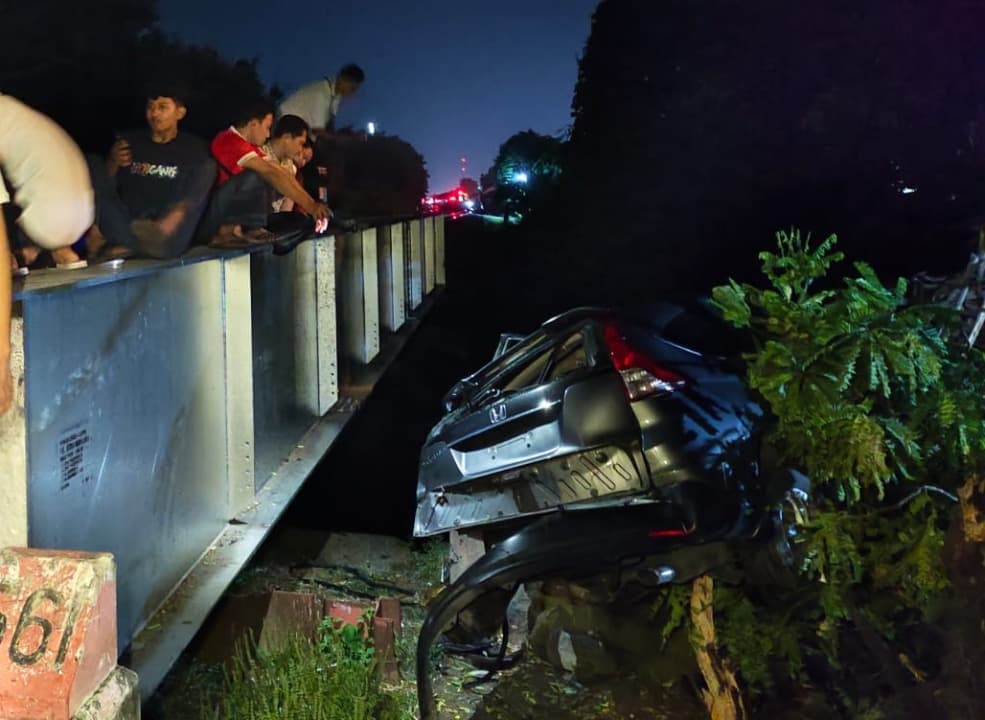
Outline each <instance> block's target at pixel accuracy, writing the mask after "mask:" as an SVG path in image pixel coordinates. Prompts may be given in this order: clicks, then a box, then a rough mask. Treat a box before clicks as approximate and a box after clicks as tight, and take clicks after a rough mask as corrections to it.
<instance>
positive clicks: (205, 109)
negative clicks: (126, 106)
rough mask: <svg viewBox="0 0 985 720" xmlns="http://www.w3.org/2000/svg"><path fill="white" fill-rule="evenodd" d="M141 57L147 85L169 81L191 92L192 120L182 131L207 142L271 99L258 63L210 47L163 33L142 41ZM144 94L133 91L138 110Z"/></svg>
mask: <svg viewBox="0 0 985 720" xmlns="http://www.w3.org/2000/svg"><path fill="white" fill-rule="evenodd" d="M137 58H138V76H139V78H140V79H141V81H142V82H146V81H147V80H151V79H159V78H165V79H169V80H174V81H177V82H178V83H180V85H181V86H182V87H183V88H185V89H186V92H187V93H188V98H187V102H188V116H187V118H186V119H185V120H184V121H183V125H182V127H184V128H185V129H186V130H187V131H189V132H194V133H196V134H198V135H201V136H203V137H206V138H211V137H213V136H214V135H215V134H216V133H218V132H219V131H220V130H222V129H223V128H226V127H229V125H230V124H231V123H232V121H233V116H234V114H235V113H236V112H237V110H238V109H239V108H241V107H242V106H243V105H244V104H246V103H249V102H250V101H252V100H254V99H256V98H258V97H263V96H269V93H267V91H266V89H265V88H264V86H263V83H262V82H261V80H260V75H259V72H258V70H257V61H256V59H252V60H236V61H229V60H226V59H224V58H223V57H221V56H220V55H219V53H218V52H217V51H216V50H215V49H213V48H211V47H207V46H200V45H189V44H186V43H183V42H181V41H180V40H178V39H176V38H174V37H169V36H167V35H165V34H164V33H162V32H160V31H159V30H154V31H152V32H148V33H145V34H144V35H143V36H142V37H141V38H140V40H139V41H138V44H137ZM142 92H143V88H142V87H137V88H134V89H133V90H132V93H133V94H134V95H135V98H134V100H135V105H136V106H137V107H139V108H142V107H143V97H142V95H141V93H142Z"/></svg>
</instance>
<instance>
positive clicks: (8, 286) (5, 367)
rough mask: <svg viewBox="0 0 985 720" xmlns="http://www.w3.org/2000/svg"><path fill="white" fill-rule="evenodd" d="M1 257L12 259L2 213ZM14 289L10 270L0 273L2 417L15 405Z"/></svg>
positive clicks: (0, 409) (0, 408)
mask: <svg viewBox="0 0 985 720" xmlns="http://www.w3.org/2000/svg"><path fill="white" fill-rule="evenodd" d="M0 257H2V258H3V259H4V260H3V262H4V263H6V262H7V258H8V257H10V241H9V240H8V239H7V225H6V223H5V222H4V219H3V214H2V213H0ZM12 296H13V287H12V283H11V280H10V270H8V269H6V268H5V269H4V271H0V415H4V414H5V413H6V412H7V411H8V410H10V408H11V406H12V405H13V404H14V378H13V376H12V375H11V374H10V312H11V305H12V304H13V297H12Z"/></svg>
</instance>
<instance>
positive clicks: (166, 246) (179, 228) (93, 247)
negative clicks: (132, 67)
mask: <svg viewBox="0 0 985 720" xmlns="http://www.w3.org/2000/svg"><path fill="white" fill-rule="evenodd" d="M145 96H146V98H147V105H146V108H145V116H146V118H147V128H146V129H141V130H134V131H131V132H125V133H120V132H117V133H116V141H115V142H114V143H113V145H112V147H110V151H109V155H108V156H107V157H106V159H105V161H104V162H102V161H96V162H94V163H93V169H92V175H93V185H94V186H95V189H96V223H95V225H94V226H93V228H92V230H91V231H90V233H89V238H88V241H89V245H88V249H89V252H90V253H91V254H93V255H95V256H96V257H114V256H126V255H132V254H135V255H140V256H144V257H152V258H158V259H167V258H173V257H177V256H178V255H180V254H181V253H182V252H184V251H185V250H186V249H187V248H188V246H189V245H190V244H191V241H192V237H193V235H194V232H195V229H196V227H197V226H198V222H199V219H200V218H201V216H202V213H203V211H204V210H205V205H206V202H207V201H208V195H209V190H210V189H211V187H212V184H213V182H214V180H215V173H216V168H215V162H214V161H213V160H212V159H211V158H210V157H209V151H208V146H207V145H206V144H205V141H204V140H202V139H201V138H198V137H196V136H194V135H192V134H190V133H186V132H183V131H181V130H180V129H179V124H180V122H181V120H182V119H184V117H185V115H186V114H187V113H188V109H187V106H186V104H185V95H184V92H183V91H182V89H181V88H180V87H179V86H177V85H175V84H171V83H165V82H160V83H158V84H155V85H152V86H149V87H148V89H147V92H146V93H145Z"/></svg>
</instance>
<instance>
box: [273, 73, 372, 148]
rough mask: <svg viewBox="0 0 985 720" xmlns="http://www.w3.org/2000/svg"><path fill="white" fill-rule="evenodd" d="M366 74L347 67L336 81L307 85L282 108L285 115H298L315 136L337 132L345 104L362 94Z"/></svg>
mask: <svg viewBox="0 0 985 720" xmlns="http://www.w3.org/2000/svg"><path fill="white" fill-rule="evenodd" d="M365 80H366V74H365V73H364V72H363V70H362V68H360V67H359V66H358V65H351V64H350V65H346V66H345V67H343V68H342V69H341V70H339V72H338V75H336V76H335V77H334V78H322V79H321V80H316V81H315V82H312V83H308V84H307V85H303V86H301V87H300V88H298V90H296V91H295V92H294V93H293V94H291V95H289V96H288V97H287V98H285V99H284V101H283V102H282V103H281V104H280V108H278V110H279V112H280V114H281V115H297V116H298V117H300V118H301V119H303V120H304V121H305V122H306V123H308V126H309V127H310V128H311V129H312V131H313V134H316V135H317V134H318V133H319V132H322V131H328V132H331V131H332V130H334V129H335V116H336V115H338V112H339V106H340V105H341V104H342V100H344V99H345V98H347V97H350V96H352V95H354V94H355V93H356V91H357V90H359V87H360V86H361V85H362V84H363V82H364V81H365Z"/></svg>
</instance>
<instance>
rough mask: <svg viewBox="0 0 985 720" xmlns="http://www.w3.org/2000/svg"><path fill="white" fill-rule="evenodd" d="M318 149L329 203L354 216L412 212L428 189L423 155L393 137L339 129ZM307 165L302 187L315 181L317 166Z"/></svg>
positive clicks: (408, 144) (407, 213) (391, 214)
mask: <svg viewBox="0 0 985 720" xmlns="http://www.w3.org/2000/svg"><path fill="white" fill-rule="evenodd" d="M319 147H324V148H326V150H325V152H326V154H325V155H324V156H323V157H322V159H321V161H322V162H324V163H325V165H324V167H325V168H326V170H327V173H328V175H327V187H328V192H329V204H331V205H332V206H333V208H337V209H340V210H342V211H343V212H344V213H345V214H346V215H350V216H358V217H374V216H399V215H411V214H414V213H415V212H417V206H418V203H419V202H420V200H421V198H422V197H423V196H424V195H425V194H426V193H427V188H428V172H427V169H426V167H425V163H424V158H423V156H422V155H421V154H420V153H419V152H418V151H417V150H416V149H414V147H413V146H412V145H411V144H410V143H408V142H406V141H405V140H402V139H401V138H399V137H397V136H396V135H387V134H385V133H378V134H376V135H372V136H369V137H366V138H365V139H364V136H363V135H361V134H358V133H354V132H352V131H351V130H343V131H340V133H339V134H338V135H336V136H333V137H332V138H331V139H330V140H329V141H328V142H327V143H324V144H323V145H320V146H319ZM314 165H315V163H311V164H310V165H308V167H307V168H305V177H306V178H307V180H306V185H309V186H313V185H314V184H316V183H317V182H318V181H317V179H316V178H317V174H316V173H317V168H316V167H314Z"/></svg>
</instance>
